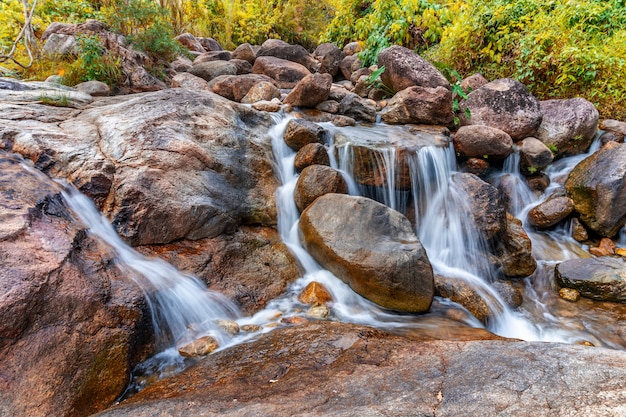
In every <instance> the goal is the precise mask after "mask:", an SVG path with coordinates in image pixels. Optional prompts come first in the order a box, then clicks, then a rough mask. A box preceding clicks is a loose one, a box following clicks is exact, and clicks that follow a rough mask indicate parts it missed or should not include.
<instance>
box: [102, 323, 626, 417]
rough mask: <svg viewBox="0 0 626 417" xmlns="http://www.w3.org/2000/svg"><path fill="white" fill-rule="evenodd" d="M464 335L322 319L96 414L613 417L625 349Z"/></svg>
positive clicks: (223, 354)
mask: <svg viewBox="0 0 626 417" xmlns="http://www.w3.org/2000/svg"><path fill="white" fill-rule="evenodd" d="M433 327H438V326H433ZM471 331H472V333H471V336H473V339H474V340H465V341H450V340H423V338H422V340H411V339H408V338H404V337H400V336H394V335H391V334H388V333H385V332H382V331H380V330H375V329H372V328H370V327H366V326H358V325H353V324H342V323H333V322H315V323H311V324H308V325H305V326H292V327H286V328H283V329H278V330H275V331H273V332H269V333H266V334H264V335H262V336H260V337H259V338H258V339H256V340H254V341H252V342H250V343H246V344H241V345H238V346H234V347H232V348H229V349H224V350H222V351H220V352H216V353H214V354H212V355H210V356H208V357H207V358H206V359H205V360H202V361H200V362H199V363H197V364H196V366H193V367H190V368H188V369H187V370H186V371H184V372H182V373H180V374H178V375H176V376H173V377H171V378H167V379H164V380H161V381H159V382H157V383H156V384H154V385H152V386H149V387H148V388H146V389H145V390H143V391H141V392H140V393H139V394H137V395H136V396H134V397H132V398H130V399H129V400H127V401H125V402H122V403H121V404H119V405H118V406H116V407H114V408H112V409H110V410H107V411H105V412H103V413H100V414H98V415H97V417H131V416H132V417H151V416H157V415H171V416H182V415H198V416H200V415H208V416H214V415H219V416H222V417H240V416H276V417H287V416H295V415H299V416H341V417H379V416H385V415H388V416H392V415H393V416H433V415H438V416H448V417H461V416H484V417H498V416H499V417H502V416H504V415H506V416H510V417H526V416H529V415H532V416H535V417H553V416H597V417H617V416H620V415H623V411H624V400H625V395H624V383H623V381H624V379H625V378H626V353H625V352H623V351H619V350H612V349H606V348H600V347H598V348H589V347H587V346H576V345H564V344H556V343H543V342H531V343H529V342H522V341H511V340H477V339H479V337H478V334H477V332H478V330H476V329H471Z"/></svg>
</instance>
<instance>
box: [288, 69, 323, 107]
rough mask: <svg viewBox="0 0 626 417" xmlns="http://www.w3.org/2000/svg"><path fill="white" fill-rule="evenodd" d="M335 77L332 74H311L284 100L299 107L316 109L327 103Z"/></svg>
mask: <svg viewBox="0 0 626 417" xmlns="http://www.w3.org/2000/svg"><path fill="white" fill-rule="evenodd" d="M332 84H333V77H332V76H331V75H330V74H310V75H307V76H306V77H304V78H303V79H302V80H301V81H300V82H299V83H298V84H297V85H296V86H295V87H294V88H293V90H291V92H290V93H289V94H287V97H285V99H284V100H283V103H284V104H291V105H292V106H297V107H315V106H317V105H318V104H319V103H321V102H323V101H326V100H327V99H328V95H329V94H330V87H331V86H332Z"/></svg>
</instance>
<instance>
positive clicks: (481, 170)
mask: <svg viewBox="0 0 626 417" xmlns="http://www.w3.org/2000/svg"><path fill="white" fill-rule="evenodd" d="M465 169H466V170H467V172H469V173H470V174H474V175H476V176H479V177H482V176H483V175H485V174H486V173H487V171H489V162H487V161H485V160H484V159H480V158H470V159H468V160H467V161H466V162H465Z"/></svg>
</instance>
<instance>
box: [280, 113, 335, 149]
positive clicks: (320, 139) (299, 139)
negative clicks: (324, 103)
mask: <svg viewBox="0 0 626 417" xmlns="http://www.w3.org/2000/svg"><path fill="white" fill-rule="evenodd" d="M327 135H328V132H327V131H326V130H325V129H324V128H322V127H321V126H319V125H317V124H315V123H313V122H309V121H308V120H304V119H293V120H290V121H289V123H287V129H286V130H285V133H284V134H283V138H284V139H285V143H286V144H287V146H289V147H290V148H291V149H293V150H294V151H299V150H300V148H302V147H303V146H304V145H306V144H308V143H324V140H325V138H326V136H327Z"/></svg>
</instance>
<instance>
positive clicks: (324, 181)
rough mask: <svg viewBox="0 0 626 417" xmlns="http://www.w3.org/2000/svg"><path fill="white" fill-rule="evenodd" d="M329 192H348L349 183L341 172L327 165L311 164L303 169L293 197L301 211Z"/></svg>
mask: <svg viewBox="0 0 626 417" xmlns="http://www.w3.org/2000/svg"><path fill="white" fill-rule="evenodd" d="M329 193H338V194H347V193H348V184H347V183H346V180H345V179H344V178H343V176H342V175H341V173H340V172H339V171H337V170H336V169H334V168H331V167H329V166H326V165H311V166H308V167H306V168H304V169H303V170H302V173H301V174H300V176H299V177H298V181H297V182H296V188H295V190H294V193H293V199H294V200H295V202H296V207H298V210H300V211H301V212H302V211H304V209H306V208H307V207H308V206H310V205H311V203H313V202H314V201H315V200H316V199H317V198H318V197H321V196H323V195H325V194H329Z"/></svg>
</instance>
